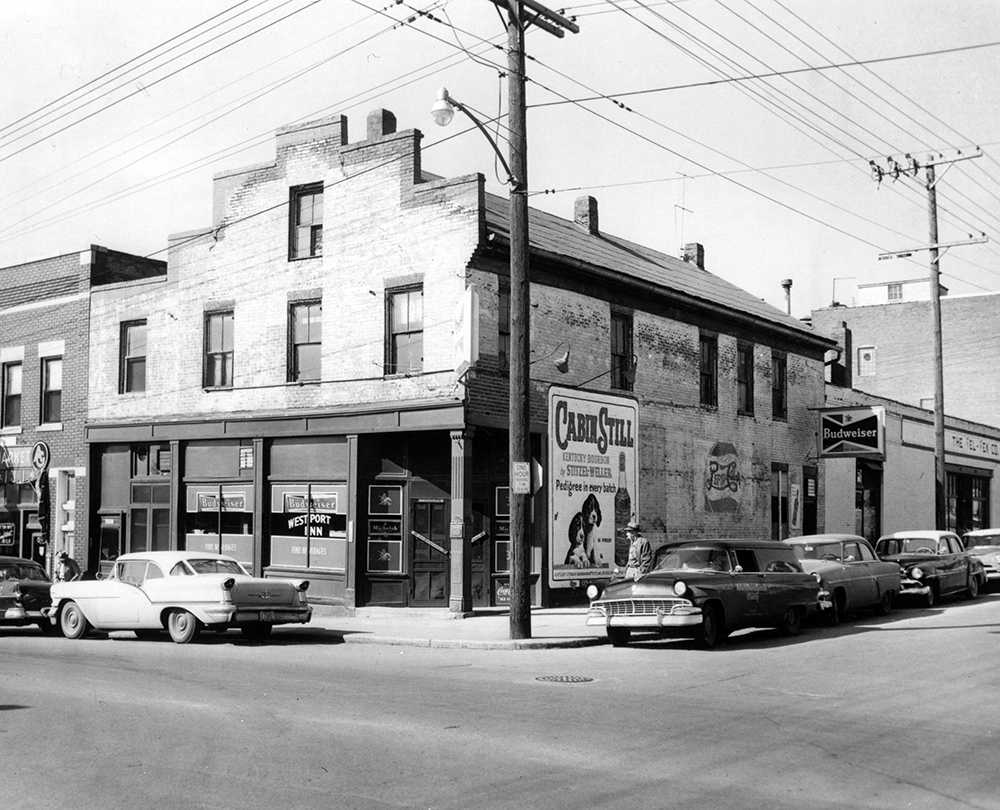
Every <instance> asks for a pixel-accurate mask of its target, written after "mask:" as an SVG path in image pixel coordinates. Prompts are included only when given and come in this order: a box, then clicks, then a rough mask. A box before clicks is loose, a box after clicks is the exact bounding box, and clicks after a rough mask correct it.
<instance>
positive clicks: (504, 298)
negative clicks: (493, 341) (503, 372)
mask: <svg viewBox="0 0 1000 810" xmlns="http://www.w3.org/2000/svg"><path fill="white" fill-rule="evenodd" d="M497 364H498V365H499V366H500V368H501V369H508V368H510V290H500V293H499V296H498V299H497Z"/></svg>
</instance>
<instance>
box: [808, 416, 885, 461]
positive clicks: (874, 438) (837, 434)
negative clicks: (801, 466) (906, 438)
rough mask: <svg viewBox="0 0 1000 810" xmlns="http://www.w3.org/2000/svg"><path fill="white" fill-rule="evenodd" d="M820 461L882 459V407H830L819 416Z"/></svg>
mask: <svg viewBox="0 0 1000 810" xmlns="http://www.w3.org/2000/svg"><path fill="white" fill-rule="evenodd" d="M819 454H820V457H821V458H857V457H859V456H860V457H873V456H876V457H881V456H883V455H884V454H885V408H884V407H882V406H881V405H878V406H864V407H853V408H831V409H826V410H822V411H820V413H819Z"/></svg>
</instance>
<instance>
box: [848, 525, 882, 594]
mask: <svg viewBox="0 0 1000 810" xmlns="http://www.w3.org/2000/svg"><path fill="white" fill-rule="evenodd" d="M862 546H863V547H862ZM866 552H867V553H866ZM841 561H842V562H843V564H844V574H845V576H846V577H847V604H848V605H851V606H853V607H866V606H868V605H874V604H875V603H876V602H877V601H878V598H879V594H878V586H877V585H876V584H875V573H874V571H872V563H873V562H874V561H875V555H874V554H873V553H872V551H871V549H870V548H868V546H867V545H864V544H862V543H859V542H857V541H853V540H852V541H850V542H847V543H844V546H843V555H842V556H841Z"/></svg>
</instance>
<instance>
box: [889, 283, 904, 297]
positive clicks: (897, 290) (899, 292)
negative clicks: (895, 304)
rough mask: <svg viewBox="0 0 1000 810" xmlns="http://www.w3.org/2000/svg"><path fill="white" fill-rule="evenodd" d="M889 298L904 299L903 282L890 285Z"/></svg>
mask: <svg viewBox="0 0 1000 810" xmlns="http://www.w3.org/2000/svg"><path fill="white" fill-rule="evenodd" d="M889 300H890V301H902V300H903V285H902V284H890V285H889Z"/></svg>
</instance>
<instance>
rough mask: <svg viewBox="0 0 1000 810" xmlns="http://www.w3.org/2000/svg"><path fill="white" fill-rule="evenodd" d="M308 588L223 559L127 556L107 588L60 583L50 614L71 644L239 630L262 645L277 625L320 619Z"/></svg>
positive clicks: (183, 639)
mask: <svg viewBox="0 0 1000 810" xmlns="http://www.w3.org/2000/svg"><path fill="white" fill-rule="evenodd" d="M308 587H309V582H308V581H307V580H288V579H260V578H257V577H252V576H250V575H249V574H248V573H247V572H246V571H245V570H244V568H243V566H241V565H240V564H239V563H238V562H237V561H236V560H234V559H233V558H232V557H227V556H225V555H223V554H210V553H206V552H187V551H151V552H146V553H134V554H123V555H122V556H120V557H119V558H118V559H117V560H115V564H114V568H112V570H111V573H110V575H109V576H108V577H107V578H105V579H100V580H91V581H85V580H77V581H74V582H61V583H59V582H57V583H56V584H54V585H53V586H52V605H51V606H50V607H48V608H46V610H45V614H46V615H47V616H48V617H49V618H50V619H51V621H52V623H53V624H56V623H57V624H58V625H59V627H60V628H61V630H62V632H63V635H64V636H66V637H67V638H73V639H78V638H82V637H83V636H85V635H86V634H87V632H88V631H89V630H90V629H91V628H92V627H93V628H96V629H97V630H104V631H108V630H133V631H135V634H136V636H138V637H139V638H151V637H154V636H155V635H156V634H157V633H159V632H160V631H162V630H166V631H167V632H168V633H170V637H171V638H172V639H173V640H174V641H175V642H177V643H178V644H186V643H187V642H189V641H191V640H192V639H194V638H195V637H196V636H197V635H198V632H199V631H200V630H201V629H202V628H206V629H209V630H218V631H224V630H227V629H229V628H231V627H238V628H240V630H241V631H242V632H243V635H244V636H246V637H247V638H250V639H251V640H255V641H259V640H263V639H265V638H267V636H268V635H269V634H270V632H271V628H272V626H274V625H276V624H291V623H299V624H304V623H306V622H308V621H309V619H310V618H311V617H312V608H311V607H310V606H309V604H308V603H307V600H306V590H307V589H308Z"/></svg>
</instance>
